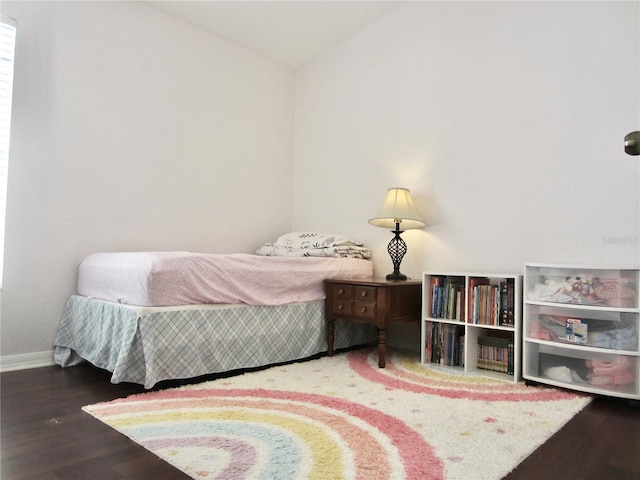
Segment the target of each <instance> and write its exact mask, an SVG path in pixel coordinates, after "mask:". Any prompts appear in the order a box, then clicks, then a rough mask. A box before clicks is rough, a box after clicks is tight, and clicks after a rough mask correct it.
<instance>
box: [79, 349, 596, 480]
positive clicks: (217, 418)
mask: <svg viewBox="0 0 640 480" xmlns="http://www.w3.org/2000/svg"><path fill="white" fill-rule="evenodd" d="M590 400H591V399H590V397H589V396H586V395H580V394H573V393H567V392H564V391H561V390H557V389H551V388H546V387H544V388H543V387H527V386H525V385H523V384H513V383H506V382H500V381H496V380H490V379H487V378H483V377H479V376H469V375H463V374H459V375H455V374H453V375H452V374H449V373H445V372H444V371H442V370H440V369H438V368H437V367H435V368H431V367H427V366H423V365H420V364H419V361H418V359H417V358H415V357H414V356H413V355H411V354H406V353H399V352H392V353H391V354H390V355H389V356H388V359H387V367H386V368H385V369H379V368H378V366H377V355H376V350H372V349H366V350H357V351H351V352H348V353H342V354H338V355H336V356H334V357H331V358H328V357H324V358H320V359H317V360H312V361H308V362H302V363H296V364H290V365H285V366H278V367H272V368H270V369H267V370H263V371H260V372H253V373H248V374H244V375H239V376H236V377H231V378H226V379H218V380H214V381H210V382H206V383H201V384H197V385H189V386H186V387H180V388H175V389H169V390H161V391H156V392H150V393H145V394H141V395H134V396H131V397H129V398H126V399H121V400H115V401H112V402H106V403H100V404H97V405H91V406H88V407H84V409H83V410H85V411H86V412H88V413H90V414H91V415H93V416H94V417H96V418H97V419H99V420H101V421H102V422H104V423H106V424H107V425H109V426H111V427H113V428H114V429H116V430H118V431H119V432H121V433H123V434H124V435H126V436H127V437H129V438H131V439H132V440H134V441H135V442H137V443H139V444H140V445H142V446H144V447H145V448H147V449H148V450H150V451H151V452H153V453H154V454H156V455H158V456H159V457H161V458H163V459H164V460H166V461H167V462H169V463H170V464H172V465H174V466H175V467H177V468H178V469H180V470H182V471H183V472H185V473H186V474H187V475H189V476H191V477H192V478H195V479H220V480H232V479H264V480H273V479H278V480H284V479H318V480H338V479H362V480H373V479H375V480H382V479H389V480H401V479H407V480H427V479H461V480H463V479H464V480H470V479H473V480H481V479H491V480H497V479H500V478H502V477H503V476H504V475H506V474H507V473H509V472H510V471H511V470H513V469H514V468H515V467H516V466H517V465H518V463H520V462H521V461H522V460H523V459H524V458H525V457H527V456H528V455H529V454H530V453H532V452H533V451H534V450H535V449H536V448H537V447H538V446H539V445H541V444H542V443H544V442H545V440H547V439H548V438H549V437H550V436H551V435H553V433H555V432H556V431H557V430H558V429H560V428H561V427H562V425H564V424H565V423H566V422H567V421H568V420H569V419H571V418H572V417H573V416H574V415H575V414H576V413H578V412H579V411H580V410H581V409H582V408H584V407H585V406H586V405H587V404H588V403H589V401H590Z"/></svg>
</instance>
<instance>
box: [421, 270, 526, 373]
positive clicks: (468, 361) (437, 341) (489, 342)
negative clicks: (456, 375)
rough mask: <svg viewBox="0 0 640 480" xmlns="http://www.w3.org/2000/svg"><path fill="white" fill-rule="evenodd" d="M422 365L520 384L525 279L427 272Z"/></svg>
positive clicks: (422, 335) (423, 308) (424, 296)
mask: <svg viewBox="0 0 640 480" xmlns="http://www.w3.org/2000/svg"><path fill="white" fill-rule="evenodd" d="M422 280H423V281H422V289H423V302H422V310H423V311H422V322H421V323H422V325H421V346H422V348H421V361H422V363H425V364H434V363H435V364H438V365H440V366H442V367H444V368H450V369H457V370H460V371H464V372H467V373H470V372H473V373H477V374H481V375H485V376H488V377H494V378H501V379H505V380H510V381H518V380H519V379H520V378H521V351H520V347H521V338H522V337H521V333H520V330H521V325H522V275H517V274H495V273H491V274H486V273H480V274H475V273H451V272H423V279H422Z"/></svg>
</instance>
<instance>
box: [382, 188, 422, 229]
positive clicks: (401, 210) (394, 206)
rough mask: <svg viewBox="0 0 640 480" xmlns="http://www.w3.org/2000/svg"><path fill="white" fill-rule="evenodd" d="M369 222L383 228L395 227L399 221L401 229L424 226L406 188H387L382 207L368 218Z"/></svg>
mask: <svg viewBox="0 0 640 480" xmlns="http://www.w3.org/2000/svg"><path fill="white" fill-rule="evenodd" d="M369 223H370V224H371V225H374V226H376V227H383V228H396V224H397V223H399V224H400V228H401V229H403V230H409V229H413V228H422V227H424V226H425V223H424V221H423V220H422V219H421V218H420V215H419V214H418V211H417V210H416V207H415V205H414V204H413V199H412V198H411V192H410V191H409V189H408V188H390V189H389V190H387V198H385V200H384V203H383V204H382V208H381V209H380V211H379V212H378V213H377V215H376V216H375V217H373V218H372V219H371V220H369Z"/></svg>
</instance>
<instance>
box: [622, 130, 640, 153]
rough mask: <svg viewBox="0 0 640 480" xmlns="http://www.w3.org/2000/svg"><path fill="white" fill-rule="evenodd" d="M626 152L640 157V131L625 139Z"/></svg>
mask: <svg viewBox="0 0 640 480" xmlns="http://www.w3.org/2000/svg"><path fill="white" fill-rule="evenodd" d="M624 151H625V152H626V153H628V154H629V155H640V130H639V131H636V132H631V133H628V134H627V135H626V136H625V137H624Z"/></svg>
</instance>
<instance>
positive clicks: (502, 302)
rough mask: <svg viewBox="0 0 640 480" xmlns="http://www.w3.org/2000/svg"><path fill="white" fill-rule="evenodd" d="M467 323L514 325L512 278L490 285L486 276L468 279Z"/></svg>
mask: <svg viewBox="0 0 640 480" xmlns="http://www.w3.org/2000/svg"><path fill="white" fill-rule="evenodd" d="M469 290H470V291H471V295H470V297H469V308H468V311H469V323H474V324H480V325H500V326H509V327H512V326H513V325H514V323H513V322H514V306H515V285H514V280H513V279H512V278H508V279H505V280H502V281H500V282H499V283H498V284H497V285H491V284H490V283H489V279H488V278H478V277H474V278H471V279H470V280H469Z"/></svg>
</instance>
